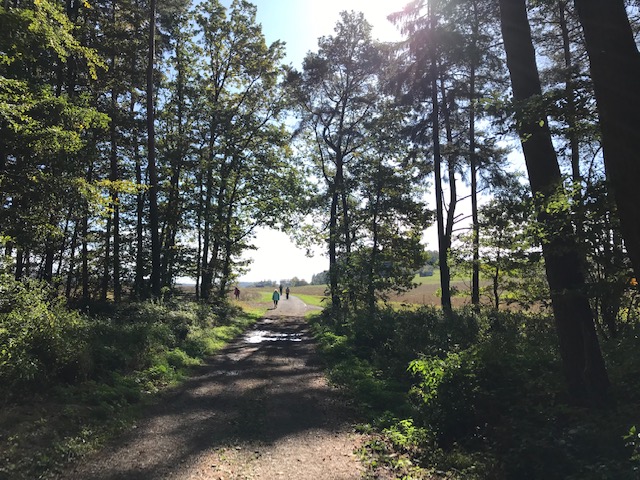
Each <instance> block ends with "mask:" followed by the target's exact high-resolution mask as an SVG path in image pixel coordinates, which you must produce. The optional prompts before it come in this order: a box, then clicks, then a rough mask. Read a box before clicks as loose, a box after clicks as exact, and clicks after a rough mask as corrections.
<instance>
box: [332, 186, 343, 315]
mask: <svg viewBox="0 0 640 480" xmlns="http://www.w3.org/2000/svg"><path fill="white" fill-rule="evenodd" d="M330 188H331V189H332V190H333V191H332V193H331V210H330V213H329V290H330V291H331V309H332V310H333V313H334V315H333V317H334V318H335V319H339V318H341V313H342V312H341V307H342V305H341V302H340V292H339V290H338V279H339V271H338V201H339V196H338V192H337V191H336V188H335V184H332V185H330Z"/></svg>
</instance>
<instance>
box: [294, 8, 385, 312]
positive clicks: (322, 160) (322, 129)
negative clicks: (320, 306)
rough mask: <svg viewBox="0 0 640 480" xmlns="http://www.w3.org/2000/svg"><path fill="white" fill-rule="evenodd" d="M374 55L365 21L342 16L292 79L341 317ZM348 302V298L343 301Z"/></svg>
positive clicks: (375, 65)
mask: <svg viewBox="0 0 640 480" xmlns="http://www.w3.org/2000/svg"><path fill="white" fill-rule="evenodd" d="M379 62H380V58H379V52H378V50H377V49H376V48H375V46H374V44H373V42H372V39H371V26H370V25H369V24H368V23H367V22H366V20H365V19H364V16H363V15H362V14H361V13H360V14H356V13H354V12H351V13H348V12H342V13H341V19H340V21H339V22H338V23H337V25H336V27H335V35H334V36H329V37H322V38H320V40H319V50H318V52H317V53H309V54H308V55H307V57H306V58H305V61H304V67H303V72H302V73H301V74H293V75H292V76H291V83H292V85H295V87H296V90H297V101H298V105H299V107H300V111H301V114H302V116H303V119H302V125H301V126H302V128H303V129H308V131H309V132H310V135H311V139H312V142H314V143H315V147H316V152H315V155H314V158H315V159H316V162H315V165H314V167H315V169H316V171H317V174H318V177H319V178H320V179H323V181H324V182H325V187H326V190H325V194H326V200H327V203H328V205H329V214H328V241H327V243H328V250H329V282H330V285H329V289H330V294H331V301H332V308H333V309H334V310H335V312H336V313H338V314H341V312H342V309H343V307H348V302H347V304H345V305H343V304H344V301H343V300H345V299H343V298H342V296H341V277H342V274H343V272H347V271H348V270H349V268H350V262H351V259H350V255H351V250H352V246H353V234H352V222H353V219H352V205H351V203H352V200H351V197H352V192H353V191H354V190H355V189H354V186H353V185H352V178H351V173H350V165H351V164H352V163H353V162H354V161H355V160H354V159H355V158H356V157H358V155H359V153H360V152H361V151H362V150H363V148H364V145H365V143H366V134H365V133H364V130H365V129H366V122H367V120H368V118H369V117H370V116H371V115H372V112H373V108H374V104H375V98H376V90H375V85H376V82H377V73H378V72H379V68H378V67H379ZM346 300H347V301H349V300H351V299H350V298H347V299H346Z"/></svg>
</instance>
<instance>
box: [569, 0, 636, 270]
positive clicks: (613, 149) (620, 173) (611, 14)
mask: <svg viewBox="0 0 640 480" xmlns="http://www.w3.org/2000/svg"><path fill="white" fill-rule="evenodd" d="M575 5H576V9H577V11H578V16H579V18H580V22H581V23H582V28H583V30H584V37H585V41H586V46H587V52H588V54H589V60H590V62H591V78H592V80H593V86H594V91H595V95H596V102H597V104H598V114H599V116H600V129H601V131H602V147H603V150H604V161H605V165H606V170H607V177H608V180H609V181H610V184H611V186H612V187H613V195H614V198H615V200H616V205H617V209H618V216H619V218H620V224H621V230H622V235H623V237H624V240H625V246H626V247H627V252H628V254H629V258H630V259H631V264H632V266H633V270H634V272H635V275H636V278H640V215H638V213H637V201H636V198H637V190H638V185H639V184H640V162H639V161H638V132H640V88H638V81H639V80H640V54H639V53H638V48H637V46H636V42H635V40H634V36H633V32H632V30H631V27H630V25H629V19H628V18H627V13H626V10H625V4H624V1H623V0H610V1H608V2H603V1H601V0H576V1H575Z"/></svg>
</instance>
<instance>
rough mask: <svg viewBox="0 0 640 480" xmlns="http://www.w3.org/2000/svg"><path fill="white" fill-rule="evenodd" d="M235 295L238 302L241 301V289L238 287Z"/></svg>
mask: <svg viewBox="0 0 640 480" xmlns="http://www.w3.org/2000/svg"><path fill="white" fill-rule="evenodd" d="M233 294H234V295H235V296H236V300H239V299H240V289H239V288H238V287H236V288H235V289H234V290H233Z"/></svg>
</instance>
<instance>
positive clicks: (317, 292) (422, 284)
mask: <svg viewBox="0 0 640 480" xmlns="http://www.w3.org/2000/svg"><path fill="white" fill-rule="evenodd" d="M414 282H415V283H416V284H417V286H416V288H414V289H412V290H409V291H408V292H406V293H404V294H400V295H398V294H391V295H390V296H389V301H390V302H393V303H401V304H411V305H435V306H439V305H440V273H439V272H438V271H437V270H436V271H435V272H434V275H432V276H430V277H419V276H416V277H415V278H414ZM451 287H452V289H453V290H457V291H460V292H465V291H468V290H469V282H468V281H466V280H462V279H459V278H456V279H454V280H453V281H452V282H451ZM326 289H327V287H326V285H306V286H303V287H293V288H292V289H291V295H296V296H298V297H300V298H301V299H302V300H303V301H304V302H305V303H307V304H309V305H317V306H324V305H325V302H323V301H322V299H323V298H324V297H325V291H326ZM271 292H273V288H272V287H245V288H244V289H242V293H241V295H240V300H241V301H248V302H251V301H256V300H257V299H258V298H260V297H261V296H263V295H267V297H266V301H270V298H271ZM262 298H265V297H262ZM263 301H265V300H263ZM452 303H453V306H454V307H460V306H462V305H466V304H468V303H470V298H469V295H457V296H456V295H454V296H453V298H452Z"/></svg>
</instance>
